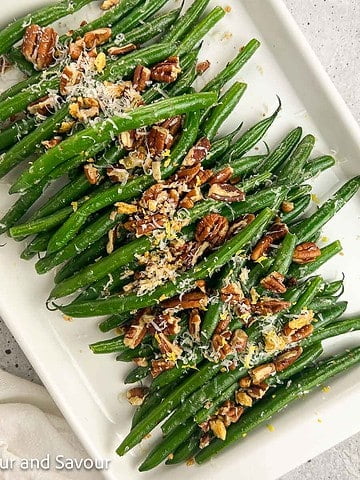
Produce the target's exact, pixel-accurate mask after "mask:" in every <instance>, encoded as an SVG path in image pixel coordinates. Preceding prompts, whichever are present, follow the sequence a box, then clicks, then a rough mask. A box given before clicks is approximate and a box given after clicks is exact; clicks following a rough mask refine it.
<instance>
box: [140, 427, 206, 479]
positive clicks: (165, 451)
mask: <svg viewBox="0 0 360 480" xmlns="http://www.w3.org/2000/svg"><path fill="white" fill-rule="evenodd" d="M196 428H197V425H196V423H194V422H193V421H192V420H191V419H190V420H188V421H187V422H185V424H184V425H183V426H182V425H180V427H178V428H177V429H175V430H174V431H173V432H172V433H171V434H170V435H169V436H168V437H167V438H166V442H162V443H160V445H158V446H157V447H156V448H155V449H154V450H153V451H152V452H150V454H149V455H148V456H147V457H146V459H145V461H144V462H143V463H142V464H141V465H140V467H139V471H140V472H146V471H148V470H151V469H152V468H154V467H156V465H158V464H159V463H160V462H162V461H163V460H165V459H166V458H167V457H168V456H169V455H170V453H172V452H174V451H175V450H176V449H177V448H178V447H179V446H180V445H181V444H182V443H183V441H184V440H185V439H186V438H188V436H189V435H191V434H192V433H193V432H194V431H195V429H196Z"/></svg>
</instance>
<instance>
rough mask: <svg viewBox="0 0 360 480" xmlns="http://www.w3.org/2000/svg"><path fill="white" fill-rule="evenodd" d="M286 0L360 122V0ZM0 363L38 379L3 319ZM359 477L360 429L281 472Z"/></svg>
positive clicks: (294, 478) (342, 479)
mask: <svg viewBox="0 0 360 480" xmlns="http://www.w3.org/2000/svg"><path fill="white" fill-rule="evenodd" d="M264 1H266V0H264ZM284 2H285V3H286V5H287V6H288V8H289V9H290V11H291V12H292V14H293V15H294V17H295V19H296V21H297V22H298V24H299V25H300V27H301V29H302V30H303V32H304V33H305V36H306V37H307V39H308V41H309V43H310V45H311V46H312V48H313V49H314V51H315V53H316V54H317V56H318V57H319V59H320V61H321V62H322V64H323V65H324V66H325V68H326V70H327V72H328V74H329V75H330V78H331V79H332V81H333V82H334V84H335V86H336V87H337V88H338V90H339V91H340V93H341V95H342V96H343V98H344V99H345V101H346V103H347V104H348V105H349V107H350V109H351V111H352V113H353V115H354V116H355V118H356V120H357V121H358V122H359V121H360V101H359V100H360V98H359V97H360V96H359V92H360V90H359V85H360V55H359V52H360V2H359V0H301V1H300V0H284ZM0 367H1V368H3V369H4V370H7V371H8V372H11V373H14V374H15V375H19V376H21V377H24V378H27V379H30V380H32V381H35V382H39V379H38V377H37V375H36V373H35V372H34V370H33V368H32V367H31V365H30V364H29V362H28V360H27V359H26V357H25V356H24V354H23V353H22V351H21V350H20V348H19V346H18V345H17V343H16V342H15V340H14V338H13V337H12V335H11V334H10V332H9V331H8V329H7V328H6V326H5V324H4V323H3V321H2V320H1V319H0ZM359 428H360V426H359ZM294 448H296V446H294ZM359 477H360V433H359V434H358V435H355V436H354V437H352V438H350V439H348V440H346V441H345V442H343V443H341V444H339V445H337V446H336V447H334V448H332V449H331V450H328V451H327V452H324V453H323V454H322V455H319V456H318V457H316V458H315V459H312V460H309V461H308V462H307V463H306V464H304V465H302V466H300V467H299V468H297V469H295V470H293V471H292V472H290V473H288V474H287V475H285V476H284V477H282V480H306V479H316V480H326V479H329V480H351V479H355V478H359Z"/></svg>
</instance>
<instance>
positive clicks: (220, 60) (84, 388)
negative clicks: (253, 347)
mask: <svg viewBox="0 0 360 480" xmlns="http://www.w3.org/2000/svg"><path fill="white" fill-rule="evenodd" d="M45 3H46V2H41V1H34V2H33V4H32V7H33V8H36V7H38V6H41V5H43V4H45ZM216 3H217V2H212V3H211V5H210V7H211V6H214V5H215V4H216ZM223 6H225V5H223ZM226 6H229V7H231V11H230V12H229V13H228V15H227V16H226V17H225V19H224V20H223V21H222V22H221V23H219V24H218V26H217V27H216V28H215V29H214V30H213V31H212V32H211V34H210V35H208V36H207V38H206V39H205V42H204V44H203V48H202V54H201V57H202V58H204V59H205V58H207V59H209V60H210V61H211V63H212V68H211V71H209V72H208V74H209V75H213V74H214V73H216V72H217V71H218V70H220V69H221V67H223V66H224V65H225V64H226V62H227V60H228V59H230V58H231V57H232V56H233V55H234V52H236V51H237V49H238V48H239V46H240V45H242V44H244V43H245V42H246V41H247V40H248V39H250V38H252V37H256V38H259V40H260V41H261V42H262V48H261V49H260V50H259V51H258V53H257V54H256V57H254V59H252V61H251V62H250V63H249V64H248V65H247V66H246V67H245V68H244V70H242V72H241V75H240V76H238V79H239V80H243V81H246V82H247V83H248V84H249V87H248V91H247V93H246V95H245V97H244V99H243V100H242V101H241V103H240V105H239V107H238V108H237V110H236V111H235V112H234V113H233V114H232V115H231V117H230V118H229V119H228V121H227V123H226V125H225V127H224V129H223V131H224V133H226V132H227V131H230V130H231V128H232V127H234V125H235V124H237V123H238V122H239V119H241V120H244V121H245V126H246V125H250V124H252V123H253V122H255V121H257V120H258V119H259V118H260V117H261V115H263V114H266V113H268V111H270V110H271V109H272V108H273V106H274V105H275V103H276V97H275V94H279V95H280V96H281V99H282V101H283V109H282V112H281V115H280V117H279V118H278V120H277V122H276V124H275V125H274V127H273V128H272V129H271V131H270V132H269V134H268V135H267V137H266V140H267V142H268V143H269V144H272V143H273V142H275V141H277V140H278V139H279V138H280V136H281V134H282V133H283V131H284V129H288V128H291V127H295V126H296V125H298V124H300V125H302V126H303V128H304V131H305V132H306V131H311V132H315V133H317V139H318V141H317V146H316V149H317V153H320V152H324V151H329V150H331V151H333V152H334V153H335V154H336V157H337V159H338V165H337V166H336V168H334V169H332V170H331V172H330V173H326V174H323V175H322V176H321V181H316V182H315V185H314V193H316V196H317V198H319V200H320V201H322V200H324V199H326V198H327V197H328V196H329V195H330V194H331V193H332V192H333V191H335V190H336V189H337V187H338V186H339V185H340V184H341V183H342V182H343V181H344V180H346V179H347V178H350V177H351V176H352V175H355V174H356V173H358V167H357V162H356V159H357V157H358V155H359V152H360V132H359V129H358V126H357V125H356V123H355V121H354V120H353V118H352V117H351V115H350V113H349V112H348V110H347V108H346V106H345V105H344V103H343V101H342V100H341V98H340V97H339V95H338V93H337V92H336V90H335V89H334V87H333V86H332V84H331V83H330V81H329V79H328V78H327V76H326V74H325V73H324V72H323V70H322V68H321V67H320V66H319V64H318V62H317V60H316V58H315V56H314V54H313V53H312V52H311V49H310V47H309V46H308V45H307V43H306V42H305V40H304V39H303V37H302V35H301V34H300V33H299V31H298V29H297V27H296V25H295V23H294V21H293V20H292V18H291V16H290V15H289V13H288V12H287V10H286V9H285V7H284V6H283V4H281V3H279V2H278V1H276V0H269V1H268V2H266V4H264V2H262V1H261V0H245V1H241V2H240V3H239V2H237V1H235V0H233V1H228V2H226ZM20 7H21V8H20ZM26 9H28V5H27V2H25V1H19V2H18V3H17V4H16V5H15V6H13V5H11V4H10V2H8V5H7V12H8V18H4V19H3V23H4V24H5V23H6V22H7V21H9V20H10V19H11V18H12V17H14V16H15V15H19V14H21V13H23V12H25V11H26ZM228 10H230V9H228ZM89 15H90V13H89ZM77 17H78V19H79V20H82V19H83V18H84V17H83V15H82V14H81V16H80V17H79V16H77ZM62 28H63V29H64V30H66V26H65V25H63V26H62ZM225 52H226V53H225ZM206 75H207V74H205V75H204V77H202V78H201V80H200V81H199V86H201V84H202V83H203V82H206V80H207V76H206ZM5 183H6V180H5ZM0 190H1V191H0V196H1V197H0V198H1V206H2V207H1V208H2V209H4V211H5V210H6V208H7V207H8V206H9V203H10V200H9V197H8V196H7V193H6V191H7V189H6V188H1V189H0ZM314 198H315V197H314ZM313 208H315V205H313ZM356 222H357V223H356ZM358 227H359V201H358V199H353V200H352V202H350V203H349V204H348V205H347V206H346V207H345V208H344V210H343V211H342V214H341V215H340V216H338V217H336V218H335V219H334V220H333V221H332V222H331V223H330V224H329V225H328V226H327V228H326V230H324V236H326V237H329V238H339V239H340V240H341V241H342V243H343V246H344V255H343V256H339V257H337V258H336V259H335V260H333V261H332V262H331V264H330V265H329V266H328V267H327V269H325V270H324V272H325V275H326V277H327V278H329V279H335V278H338V277H339V276H340V275H341V272H344V273H345V275H346V298H347V299H348V300H349V302H350V305H349V310H348V312H349V313H350V314H351V313H352V312H355V311H357V310H358V307H359V302H358V301H357V295H356V292H357V288H356V287H357V282H358V274H357V272H356V269H355V268H354V258H355V255H356V249H357V248H358V238H357V232H359V228H358ZM20 251H21V246H20V245H19V244H14V242H9V243H8V244H7V245H6V246H5V247H4V248H2V249H1V250H0V261H1V266H2V269H3V270H2V272H3V273H2V275H1V278H0V294H1V300H0V313H1V315H2V317H3V318H4V319H5V321H6V322H7V324H8V326H9V327H10V329H11V330H12V332H13V334H14V335H15V337H16V339H17V340H18V342H19V343H20V345H21V347H22V348H23V350H24V352H25V354H26V355H27V356H28V357H29V359H30V361H31V362H32V363H33V365H34V367H35V368H36V370H37V372H38V374H39V375H40V377H41V378H42V380H43V382H44V383H45V385H46V386H47V388H48V389H49V391H50V393H51V394H52V396H53V397H54V399H55V401H56V402H57V403H58V405H59V407H60V408H61V410H62V411H63V413H64V415H65V416H66V418H67V419H68V421H69V422H70V423H71V425H72V426H73V428H74V430H75V431H76V432H77V434H78V435H79V437H80V439H81V440H82V442H83V443H84V445H85V447H86V448H87V449H88V451H89V453H90V454H91V455H93V456H94V457H97V458H109V459H110V460H111V467H110V469H109V470H108V471H106V472H104V475H105V476H107V478H110V479H111V478H119V476H125V478H126V477H129V478H130V477H131V478H134V476H135V475H137V476H140V475H141V474H138V473H134V472H135V471H136V470H135V466H136V465H137V464H138V463H139V462H138V458H137V456H138V454H140V453H141V454H143V453H144V450H148V449H150V447H151V444H152V440H151V439H150V440H147V441H146V442H143V444H142V445H141V446H140V447H138V448H137V449H135V450H134V451H133V453H132V455H129V456H128V457H126V458H125V459H119V458H115V455H114V453H113V452H114V450H115V447H116V446H117V444H118V443H119V441H120V440H121V439H122V438H123V436H124V435H125V433H126V432H127V429H128V424H129V419H130V408H131V407H130V406H128V404H127V402H126V400H125V395H124V388H123V385H122V377H123V375H124V373H125V370H126V368H124V367H121V366H120V365H119V364H116V363H115V362H114V361H113V359H112V358H106V357H101V358H99V357H94V356H93V355H92V354H91V353H90V351H89V350H88V348H87V345H88V344H89V343H90V342H91V341H95V340H97V339H98V338H99V333H98V330H97V321H96V320H91V319H79V320H76V321H73V322H65V321H64V320H63V319H62V317H61V316H60V315H59V314H56V313H49V312H48V311H47V310H46V308H45V299H46V297H47V292H48V288H49V287H48V286H49V283H50V282H51V279H50V278H49V276H45V277H38V276H36V274H35V272H34V269H33V264H32V263H31V262H30V263H25V262H23V261H21V260H19V259H18V258H19V253H20ZM358 339H359V335H358V334H353V335H348V336H346V337H342V338H341V340H340V342H339V341H338V342H337V346H342V347H344V346H347V345H349V346H352V345H354V344H355V343H356V341H357V342H358ZM331 348H332V347H331V342H329V343H328V350H327V351H331ZM358 373H359V370H358V369H357V370H353V371H351V372H350V373H349V374H347V375H346V376H344V377H342V378H340V379H337V380H335V381H333V382H332V383H331V386H332V388H331V390H330V392H329V393H327V394H325V393H324V392H322V391H319V392H317V393H316V394H313V395H311V397H309V398H306V399H304V400H303V401H301V402H299V403H298V404H297V405H295V406H292V407H291V408H289V409H288V410H287V412H286V413H285V414H282V415H281V416H278V417H276V418H274V420H273V421H272V424H273V425H274V427H275V431H274V432H271V433H270V432H269V431H268V430H266V429H264V428H262V429H260V430H257V431H256V432H255V433H254V434H252V435H251V436H249V438H248V439H247V441H246V442H244V443H243V444H242V445H241V446H240V445H239V446H238V447H235V448H232V449H230V450H229V451H228V452H226V453H225V454H224V455H222V456H221V458H219V459H217V460H216V461H215V462H214V461H213V462H211V463H210V464H208V465H206V466H202V467H193V469H190V470H189V471H187V470H184V468H185V467H178V468H171V469H170V468H169V467H163V468H161V469H160V470H158V471H157V472H156V473H149V474H146V475H147V477H149V478H152V477H153V478H155V475H156V476H157V478H158V477H159V476H160V478H170V476H171V477H172V478H175V479H176V478H179V479H180V478H183V476H184V474H188V475H193V476H194V478H197V479H198V478H199V479H202V478H204V479H205V478H207V479H209V478H210V479H214V480H215V479H218V478H223V477H224V476H227V477H230V478H231V476H232V475H234V476H235V474H238V472H239V471H241V472H244V474H246V478H249V479H252V478H253V479H257V478H265V479H272V478H277V477H278V476H280V475H281V474H283V473H285V472H286V471H288V470H290V469H291V468H293V467H295V466H296V465H298V464H299V463H302V462H303V461H306V460H307V459H308V458H310V457H312V456H314V455H316V454H318V453H320V452H321V451H323V450H324V449H326V448H329V447H330V446H332V445H334V444H335V443H337V442H338V441H341V440H342V439H344V438H346V437H347V436H349V435H351V434H352V433H355V432H356V431H357V430H358V429H359V425H360V414H359V413H358V412H357V409H356V408H355V407H356V405H357V404H358V401H359V397H360V384H359V382H358V381H357V380H356V379H357V376H358Z"/></svg>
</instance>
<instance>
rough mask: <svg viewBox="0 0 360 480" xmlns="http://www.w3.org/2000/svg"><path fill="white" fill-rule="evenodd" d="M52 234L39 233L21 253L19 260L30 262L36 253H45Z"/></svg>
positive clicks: (50, 232)
mask: <svg viewBox="0 0 360 480" xmlns="http://www.w3.org/2000/svg"><path fill="white" fill-rule="evenodd" d="M52 234H53V232H52V231H51V230H50V231H49V232H43V233H39V234H38V235H37V236H36V237H35V238H34V239H33V240H32V241H31V242H30V243H29V244H28V245H27V247H26V248H25V249H24V250H23V251H22V253H21V255H20V258H22V259H23V260H30V259H31V258H33V257H34V256H35V255H36V254H37V253H40V252H45V251H46V248H47V244H48V243H49V240H50V238H51V235H52Z"/></svg>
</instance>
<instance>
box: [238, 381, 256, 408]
mask: <svg viewBox="0 0 360 480" xmlns="http://www.w3.org/2000/svg"><path fill="white" fill-rule="evenodd" d="M249 386H250V385H249ZM235 400H236V403H239V404H240V405H242V406H243V407H252V404H253V399H252V398H251V397H250V395H248V394H247V393H246V392H243V391H241V390H238V391H237V392H236V393H235Z"/></svg>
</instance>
